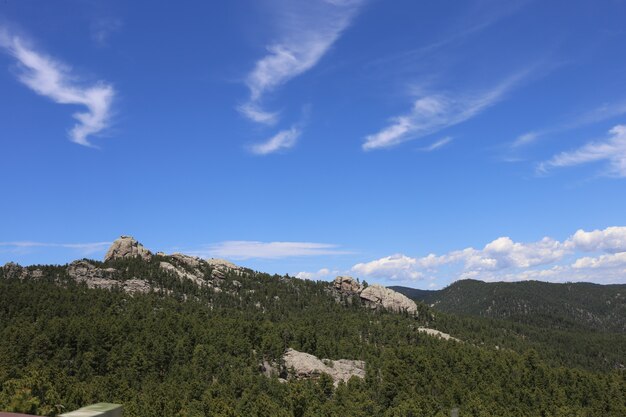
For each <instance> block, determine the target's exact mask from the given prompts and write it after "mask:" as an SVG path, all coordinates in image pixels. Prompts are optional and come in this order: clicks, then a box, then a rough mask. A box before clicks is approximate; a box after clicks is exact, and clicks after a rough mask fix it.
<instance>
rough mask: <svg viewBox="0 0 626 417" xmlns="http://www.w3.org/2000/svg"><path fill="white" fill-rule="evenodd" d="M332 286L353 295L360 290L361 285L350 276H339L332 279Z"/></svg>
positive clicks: (343, 292)
mask: <svg viewBox="0 0 626 417" xmlns="http://www.w3.org/2000/svg"><path fill="white" fill-rule="evenodd" d="M333 288H334V289H335V290H337V291H339V292H340V293H342V294H345V295H354V294H358V293H360V292H361V290H362V288H361V285H360V284H359V283H358V282H357V280H355V279H354V278H352V277H347V276H340V277H337V278H335V280H334V281H333Z"/></svg>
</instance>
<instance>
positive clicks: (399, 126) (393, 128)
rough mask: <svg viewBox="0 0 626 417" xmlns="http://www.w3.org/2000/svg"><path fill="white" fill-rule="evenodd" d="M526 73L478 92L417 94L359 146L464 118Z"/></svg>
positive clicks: (393, 141)
mask: <svg viewBox="0 0 626 417" xmlns="http://www.w3.org/2000/svg"><path fill="white" fill-rule="evenodd" d="M527 74H528V71H523V72H520V73H518V74H516V75H514V76H513V77H510V78H509V79H507V80H505V81H503V82H501V83H500V84H498V85H496V86H495V87H493V88H491V89H490V90H487V91H484V92H482V93H479V94H473V95H470V94H465V95H456V96H453V95H450V94H443V93H441V94H431V95H425V96H421V97H419V98H418V99H416V100H415V101H414V103H413V107H412V108H411V110H410V112H409V113H406V114H403V115H401V116H396V117H394V118H392V119H391V124H389V125H388V126H387V127H385V128H384V129H382V130H380V131H379V132H377V133H375V134H372V135H368V136H366V137H365V142H364V143H363V150H366V151H369V150H374V149H383V148H389V147H392V146H396V145H398V144H400V143H403V142H406V141H409V140H413V139H417V138H420V137H423V136H427V135H430V134H433V133H436V132H438V131H440V130H443V129H445V128H447V127H450V126H454V125H457V124H459V123H462V122H465V121H466V120H469V119H471V118H473V117H475V116H477V115H478V114H480V113H482V112H483V111H484V110H486V109H488V108H489V107H491V106H493V105H494V104H496V103H497V102H499V101H500V100H502V99H503V98H504V97H505V96H506V94H507V93H509V92H510V91H511V90H512V89H513V88H514V87H515V86H517V85H518V84H519V83H520V82H521V80H522V79H523V78H524V77H525V76H526V75H527Z"/></svg>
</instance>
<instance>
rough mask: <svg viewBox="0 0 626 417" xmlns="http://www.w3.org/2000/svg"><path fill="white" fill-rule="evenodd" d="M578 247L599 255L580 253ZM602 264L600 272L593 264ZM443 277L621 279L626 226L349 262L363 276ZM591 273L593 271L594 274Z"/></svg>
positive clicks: (625, 258) (625, 265)
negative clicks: (562, 235)
mask: <svg viewBox="0 0 626 417" xmlns="http://www.w3.org/2000/svg"><path fill="white" fill-rule="evenodd" d="M581 253H587V254H588V253H599V256H584V257H579V256H580V255H579V254H581ZM597 269H602V271H603V272H602V273H603V274H605V275H603V276H601V277H600V276H598V275H597V272H594V270H597ZM442 271H443V273H445V275H446V276H447V277H450V276H455V277H456V278H457V279H459V278H477V279H483V280H490V281H495V280H507V281H515V280H524V279H543V280H551V281H567V280H591V281H611V280H612V281H621V282H624V280H625V279H626V278H625V277H626V275H624V273H625V272H626V227H622V226H614V227H607V228H606V229H602V230H593V231H589V232H587V231H584V230H578V231H577V232H576V233H574V234H573V235H571V236H570V237H568V238H567V239H565V240H564V241H559V240H556V239H553V238H550V237H544V238H543V239H541V240H539V241H536V242H515V241H513V240H512V239H511V238H510V237H507V236H503V237H499V238H497V239H495V240H493V241H492V242H489V243H487V244H486V245H485V246H484V247H483V248H482V249H475V248H472V247H469V248H465V249H460V250H454V251H451V252H448V253H445V254H443V255H436V254H429V255H427V256H423V257H411V256H407V255H404V254H395V255H391V256H386V257H383V258H379V259H374V260H372V261H369V262H362V263H358V264H356V265H354V266H353V267H352V272H353V273H355V274H359V275H361V276H366V277H373V278H384V279H389V280H399V281H414V280H423V279H427V278H430V279H433V278H434V277H437V276H440V274H441V273H442ZM594 274H595V275H594Z"/></svg>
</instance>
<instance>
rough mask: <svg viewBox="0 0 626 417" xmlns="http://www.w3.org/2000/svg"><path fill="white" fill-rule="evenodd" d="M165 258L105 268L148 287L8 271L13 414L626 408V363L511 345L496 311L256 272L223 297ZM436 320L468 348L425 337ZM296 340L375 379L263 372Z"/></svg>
mask: <svg viewBox="0 0 626 417" xmlns="http://www.w3.org/2000/svg"><path fill="white" fill-rule="evenodd" d="M159 261H160V260H159V258H155V259H153V260H152V261H150V262H143V261H140V260H119V261H115V262H113V263H107V264H106V265H105V266H106V267H110V266H113V267H115V268H116V269H118V270H120V271H124V273H123V276H121V277H120V279H121V280H125V279H130V278H132V277H142V278H144V279H147V280H149V281H150V282H151V283H152V285H153V286H154V288H155V290H154V291H153V292H152V293H149V294H136V295H129V294H127V293H124V292H122V291H121V290H117V289H115V290H112V291H108V290H96V289H88V288H87V287H86V286H85V285H83V284H76V283H75V282H73V281H72V280H70V279H68V277H67V275H66V273H65V269H64V268H62V267H45V268H43V267H38V268H39V269H41V270H42V271H43V277H42V278H40V279H37V280H33V279H24V280H18V279H7V278H5V277H3V275H2V272H1V271H2V270H1V269H0V340H2V343H0V386H1V387H2V389H1V391H0V409H11V410H15V411H21V412H38V413H40V414H42V415H51V416H53V415H57V414H58V413H59V412H61V411H62V410H71V409H75V408H78V407H80V406H83V405H85V404H88V403H94V402H100V401H107V402H118V403H122V404H124V409H125V414H124V415H125V416H127V417H139V416H141V417H144V416H145V417H154V416H189V417H195V416H205V415H211V416H298V417H300V416H301V417H309V416H372V415H381V416H411V415H415V416H418V415H419V416H421V415H428V416H449V415H450V410H451V409H452V408H454V407H458V408H459V410H460V416H462V417H463V416H493V415H506V416H538V415H543V416H566V415H567V416H576V415H581V416H582V415H584V416H624V415H626V376H625V375H624V373H623V372H618V371H602V372H598V371H595V372H592V371H589V370H585V369H581V368H580V367H564V366H560V365H559V364H557V363H556V362H558V361H557V360H556V359H554V358H552V359H550V356H549V355H547V353H549V352H550V350H547V349H544V348H543V347H545V346H546V345H545V343H544V342H541V343H536V345H537V348H535V349H534V350H531V349H530V348H531V347H535V345H534V344H533V343H531V342H529V341H528V340H524V339H522V338H519V340H518V339H515V338H513V339H514V340H517V342H516V345H515V348H506V349H504V348H503V349H500V350H496V349H494V347H493V344H494V343H496V342H498V343H500V341H499V338H500V337H502V335H503V333H502V329H501V328H500V329H498V328H496V329H494V328H490V327H489V325H490V324H489V323H490V322H488V321H486V320H485V319H474V318H457V317H455V316H452V315H446V314H439V313H433V311H432V310H430V309H429V308H427V307H426V306H424V305H420V307H419V309H420V315H419V317H418V318H417V319H415V318H413V317H409V316H405V315H399V314H391V313H386V312H377V311H371V310H368V309H363V308H361V307H360V306H359V305H358V303H357V302H353V303H345V304H344V303H337V302H336V301H335V300H334V297H333V296H332V295H330V294H329V293H328V291H329V286H328V284H327V283H323V282H311V281H302V280H297V279H291V278H286V277H281V276H270V275H267V274H260V273H255V272H253V271H248V273H247V274H244V275H242V276H240V275H235V274H234V273H233V274H230V275H228V274H227V276H226V277H225V280H224V282H223V283H222V284H221V289H222V291H221V292H215V291H213V290H212V289H211V288H209V287H208V286H200V287H198V286H196V285H194V284H192V283H191V282H189V281H186V280H180V279H178V278H177V277H175V276H172V275H171V274H168V273H166V272H164V271H163V270H162V269H161V268H159V267H158V262H159ZM204 272H205V273H210V270H208V269H207V270H206V271H204ZM233 280H237V281H239V282H240V283H241V286H238V285H237V286H235V285H233ZM507 323H508V322H507ZM508 324H509V325H517V324H515V323H513V324H511V323H508ZM423 325H429V326H431V327H433V326H436V327H437V328H439V329H440V330H444V331H446V330H447V331H449V332H450V333H452V334H453V335H454V336H457V337H460V338H461V339H464V340H467V341H468V342H466V343H457V342H446V341H442V340H439V339H436V338H433V337H430V336H427V335H424V334H423V333H420V332H419V331H418V327H419V326H423ZM452 330H454V331H452ZM505 330H506V331H508V330H509V329H508V328H506V329H505ZM472 335H473V336H472ZM470 336H471V337H470ZM502 346H505V345H502ZM287 347H292V348H294V349H297V350H301V351H306V352H308V353H311V354H314V355H316V356H318V357H323V358H330V359H340V358H346V359H360V360H364V361H365V362H366V364H367V367H366V370H367V373H366V377H365V379H363V380H361V379H358V378H356V377H354V378H352V379H351V380H350V381H348V383H340V384H338V386H337V387H335V386H334V385H333V383H332V381H331V380H330V378H329V377H328V376H327V375H322V376H320V377H319V378H318V379H317V380H301V381H290V382H288V383H284V382H281V381H279V379H278V378H277V377H276V376H274V377H272V378H267V377H265V376H264V375H262V374H261V373H260V371H259V367H260V363H261V362H262V361H270V362H272V361H274V362H276V361H280V358H281V356H282V354H283V352H284V350H285V348H287ZM516 350H517V351H519V352H520V353H517V352H516ZM546 355H547V356H546ZM546 358H548V359H549V360H548V361H546Z"/></svg>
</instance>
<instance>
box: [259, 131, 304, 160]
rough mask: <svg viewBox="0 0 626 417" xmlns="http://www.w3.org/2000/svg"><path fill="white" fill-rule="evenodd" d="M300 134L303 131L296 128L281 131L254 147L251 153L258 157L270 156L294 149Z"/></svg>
mask: <svg viewBox="0 0 626 417" xmlns="http://www.w3.org/2000/svg"><path fill="white" fill-rule="evenodd" d="M300 134H301V130H300V129H299V128H297V127H295V126H294V127H292V128H291V129H287V130H281V131H280V132H278V133H277V134H275V135H274V136H272V137H271V138H270V139H268V140H267V141H265V142H262V143H257V144H255V145H252V146H251V147H250V151H251V152H252V153H254V154H257V155H268V154H270V153H274V152H278V151H280V150H285V149H289V148H292V147H293V146H294V145H295V144H296V142H297V141H298V138H299V137H300Z"/></svg>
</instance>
